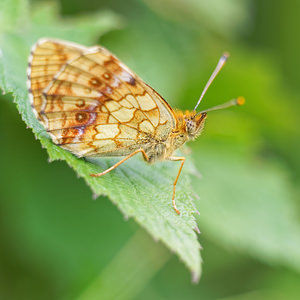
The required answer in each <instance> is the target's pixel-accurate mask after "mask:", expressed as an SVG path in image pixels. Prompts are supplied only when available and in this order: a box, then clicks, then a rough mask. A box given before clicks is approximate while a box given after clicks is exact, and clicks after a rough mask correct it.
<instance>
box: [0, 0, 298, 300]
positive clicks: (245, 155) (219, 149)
mask: <svg viewBox="0 0 300 300" xmlns="http://www.w3.org/2000/svg"><path fill="white" fill-rule="evenodd" d="M5 2H6V1H3V2H2V3H4V4H1V5H5ZM15 2H16V3H18V4H19V5H18V7H19V9H20V10H19V11H11V12H10V13H7V12H6V13H5V14H3V13H2V14H1V11H4V8H3V6H2V7H1V5H0V9H1V10H0V24H1V29H4V27H5V26H7V27H8V28H13V27H14V26H18V24H16V23H15V22H14V21H13V20H14V18H17V20H22V18H26V13H28V14H32V15H33V20H34V22H36V24H39V25H38V26H37V25H36V27H35V28H34V29H31V32H35V33H36V36H31V37H30V38H32V41H30V40H29V39H30V38H28V39H27V40H28V43H29V44H30V42H31V43H33V42H34V41H35V39H36V38H37V37H39V36H40V33H41V32H44V30H45V28H47V30H50V29H49V27H51V28H52V29H51V31H49V36H54V35H55V36H56V35H57V34H58V32H60V31H61V30H62V27H61V26H57V27H55V26H49V24H53V20H51V14H50V13H49V9H50V6H49V2H47V3H48V4H46V6H45V5H44V4H43V3H42V4H43V5H42V4H41V1H35V2H33V3H31V4H32V6H30V8H29V7H28V6H27V5H26V1H22V0H19V1H15ZM183 3H184V4H183ZM53 4H55V3H54V2H52V3H50V5H51V7H53ZM59 5H60V14H61V16H62V17H63V19H60V21H61V22H63V23H64V26H63V36H66V35H70V38H69V39H70V40H77V39H80V40H84V39H85V38H86V40H85V41H86V43H88V42H89V41H90V39H88V38H87V36H91V35H93V36H94V38H96V37H97V35H100V33H101V32H99V28H100V27H101V28H104V30H103V32H102V33H104V32H106V33H105V34H104V35H102V36H101V39H100V40H99V43H101V44H102V45H104V46H106V47H107V48H109V49H110V50H111V51H112V52H114V53H116V54H117V55H118V56H119V57H120V58H121V59H122V60H123V61H124V62H126V64H128V65H129V66H130V67H131V68H132V69H134V70H135V71H136V72H137V73H138V74H139V75H141V77H142V78H143V79H145V81H146V82H148V83H149V84H151V85H152V86H153V87H154V88H155V89H156V90H158V91H159V92H160V93H161V94H162V95H163V96H164V97H165V98H166V99H168V102H169V103H170V104H171V105H172V106H173V107H178V108H181V109H191V108H192V107H193V106H194V104H195V102H196V100H197V98H198V96H199V94H200V93H201V90H202V87H203V85H204V83H205V82H206V80H207V78H208V77H209V75H210V73H211V70H212V69H213V67H214V66H215V64H216V62H217V60H218V58H219V56H220V55H221V53H222V52H223V51H224V50H227V51H229V52H230V53H231V58H230V60H229V62H228V64H227V65H226V67H225V68H224V71H222V74H220V76H219V77H218V78H217V80H216V81H215V82H214V84H213V86H212V87H211V89H210V90H209V92H208V94H207V95H206V98H205V99H204V101H203V103H202V108H206V107H210V106H212V105H214V104H218V103H221V102H223V101H225V100H227V99H230V98H232V97H234V96H238V95H243V96H245V98H246V99H247V104H246V105H245V106H244V107H241V108H239V109H231V110H226V111H220V112H215V113H211V114H209V118H208V121H207V124H206V128H205V132H204V134H203V136H201V137H200V138H199V139H198V140H197V141H196V142H194V143H191V144H190V145H189V146H190V147H191V150H192V154H191V156H192V157H193V160H194V162H195V163H196V165H197V168H198V170H199V171H200V172H201V174H202V178H201V179H199V178H196V177H194V178H193V182H192V183H193V189H194V191H195V192H196V194H197V195H199V197H200V198H199V199H197V200H196V206H197V209H198V210H199V211H200V216H199V217H197V222H198V227H199V228H200V229H201V232H202V234H201V236H200V241H201V244H202V245H203V248H204V250H203V251H202V256H203V260H204V262H205V264H204V267H203V275H202V278H201V281H200V283H199V284H198V285H192V284H191V282H190V276H189V274H188V272H187V271H186V270H185V268H184V267H183V265H182V264H181V263H179V261H178V259H177V258H176V257H175V256H174V255H171V253H170V252H169V251H168V250H167V249H166V248H165V247H164V246H162V245H161V244H160V243H155V242H153V240H152V239H151V238H150V237H149V236H148V234H147V233H146V232H144V231H142V230H141V229H139V226H138V225H137V224H136V223H135V222H134V221H133V220H131V219H130V220H128V221H125V220H124V218H123V217H122V215H121V214H120V213H119V211H118V209H117V208H116V207H115V206H114V205H112V204H111V202H110V201H108V199H107V198H105V197H99V198H97V201H92V200H91V199H92V195H91V194H92V193H91V191H90V190H89V188H88V187H87V186H86V184H85V183H84V182H83V180H79V179H77V178H76V176H75V173H74V172H73V171H72V170H71V169H69V168H68V167H66V164H65V163H63V162H53V163H51V164H50V165H49V164H48V163H47V159H48V156H47V153H46V151H45V150H43V149H41V146H40V143H39V142H37V141H35V140H34V139H33V134H32V132H31V130H28V129H26V128H25V124H24V122H23V121H22V120H21V117H20V116H19V115H18V113H17V110H16V108H15V106H14V105H13V104H12V101H11V99H12V96H11V95H6V96H3V97H2V98H1V100H0V105H1V108H0V114H1V115H0V141H1V149H0V162H1V167H2V168H1V170H2V172H1V173H0V174H1V175H0V192H1V196H0V199H1V202H0V205H1V209H0V222H1V226H0V236H1V243H0V264H1V268H0V297H1V298H3V299H81V300H82V299H83V300H88V299H182V298H183V297H185V298H186V299H220V298H221V299H282V295H284V296H285V299H298V297H297V296H299V294H300V288H299V282H300V275H299V272H300V251H299V249H300V225H299V201H298V199H299V179H300V158H299V146H300V137H299V135H300V133H299V128H298V126H299V115H298V114H299V109H300V105H299V101H297V100H298V99H299V93H300V91H299V86H298V78H299V76H298V75H299V74H298V70H299V66H298V65H299V64H300V63H299V59H298V55H297V53H299V47H300V42H299V40H296V38H297V36H298V33H297V30H298V28H299V25H300V24H299V18H297V17H296V12H297V11H299V8H300V7H296V5H297V4H295V3H294V2H293V1H291V0H288V1H285V2H282V1H279V0H276V1H271V0H267V1H258V0H257V1H254V0H253V1H250V0H249V1H235V0H226V1H225V0H224V1H222V2H220V1H208V0H202V1H196V0H188V1H179V0H165V1H150V0H149V1H147V0H144V1H142V0H140V1H138V0H130V1H121V0H118V1H117V0H115V1H110V2H108V3H107V1H99V0H97V1H96V0H92V1H85V2H83V1H79V0H75V1H71V0H61V1H60V2H59ZM298 6H299V5H298ZM95 11H99V17H98V18H97V20H98V22H99V23H97V22H96V21H95V22H91V19H90V18H88V17H85V15H86V14H88V13H91V12H95ZM16 16H18V17H16ZM62 17H61V18H62ZM75 19H76V20H77V21H76V22H78V23H80V28H82V31H77V32H74V30H73V27H72V26H71V25H70V24H72V23H71V22H73V21H74V20H75ZM72 20H73V21H72ZM22 22H23V21H22ZM51 22H52V23H51ZM78 23H77V24H78ZM28 26H29V25H28ZM27 29H28V28H24V30H22V31H21V32H19V35H20V38H24V35H26V32H28V31H27ZM92 30H93V31H92ZM91 31H92V33H91ZM87 32H89V34H87ZM17 41H18V36H15V37H13V38H12V37H9V36H4V37H3V36H2V39H1V44H2V45H3V44H5V45H9V43H10V45H14V43H16V46H17V45H18V43H17ZM20 51H22V48H20ZM11 55H13V53H12V54H11ZM12 59H13V60H14V61H15V62H16V66H18V65H20V64H24V63H26V62H24V61H22V60H21V59H20V57H18V56H15V57H13V58H12ZM16 72H18V68H16V69H15V70H11V73H10V74H7V75H8V76H10V78H21V77H20V76H15V73H16ZM22 76H23V75H22ZM2 84H3V82H2ZM20 84H21V83H20ZM24 97H25V95H24Z"/></svg>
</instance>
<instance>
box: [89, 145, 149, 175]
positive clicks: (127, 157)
mask: <svg viewBox="0 0 300 300" xmlns="http://www.w3.org/2000/svg"><path fill="white" fill-rule="evenodd" d="M139 152H142V154H143V156H144V158H145V160H149V158H148V155H147V154H146V152H145V150H144V149H137V150H135V151H134V152H132V153H130V154H129V155H127V156H126V157H124V158H123V159H122V160H120V161H119V162H117V163H116V164H114V165H113V166H111V167H110V168H108V169H107V170H105V171H103V172H101V173H98V174H91V175H90V176H93V177H100V176H102V175H105V174H107V173H109V172H110V171H112V170H114V169H116V168H117V167H118V166H119V165H121V164H122V163H123V162H125V161H126V160H127V159H129V158H130V157H132V156H134V155H136V154H137V153H139Z"/></svg>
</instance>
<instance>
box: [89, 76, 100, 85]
mask: <svg viewBox="0 0 300 300" xmlns="http://www.w3.org/2000/svg"><path fill="white" fill-rule="evenodd" d="M89 83H90V85H92V86H93V87H100V86H101V85H102V83H101V81H99V80H98V79H97V78H96V77H93V78H91V79H90V81H89Z"/></svg>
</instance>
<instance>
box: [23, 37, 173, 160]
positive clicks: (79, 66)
mask: <svg viewBox="0 0 300 300" xmlns="http://www.w3.org/2000/svg"><path fill="white" fill-rule="evenodd" d="M30 60H31V62H30V66H29V74H28V75H29V79H30V86H29V88H30V92H31V93H32V105H33V109H34V111H35V113H36V115H37V116H38V118H39V120H40V121H41V123H42V124H43V125H44V127H45V129H46V130H47V131H48V132H49V134H50V135H51V137H52V139H53V141H54V142H55V143H56V144H59V145H61V146H62V147H63V148H65V149H67V150H69V151H71V152H73V153H74V154H76V155H77V156H97V155H98V156H113V155H127V154H129V153H131V152H132V151H134V150H136V149H139V148H142V147H143V145H145V144H147V143H151V142H152V141H154V140H160V139H164V137H166V136H168V135H169V134H170V132H171V130H172V129H173V128H175V126H176V117H175V115H174V112H173V110H172V109H171V108H170V107H169V105H168V104H167V103H166V102H165V100H163V99H162V97H161V96H160V95H159V94H157V93H156V92H155V91H154V90H153V89H152V88H150V87H149V86H148V85H146V84H145V83H144V82H143V81H142V80H141V79H140V78H139V77H138V76H137V75H136V74H134V73H133V72H132V71H131V70H129V69H128V68H127V67H126V66H125V65H123V64H122V63H121V62H120V61H119V60H118V59H117V58H116V57H115V56H113V55H112V54H111V53H110V52H109V51H108V50H106V49H104V48H102V47H98V46H97V47H92V48H84V47H82V46H77V45H75V44H68V43H64V42H60V41H51V40H44V41H41V42H38V43H37V44H36V45H35V47H34V48H33V51H32V54H31V59H30Z"/></svg>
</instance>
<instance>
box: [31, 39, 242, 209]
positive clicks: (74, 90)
mask: <svg viewBox="0 0 300 300" xmlns="http://www.w3.org/2000/svg"><path fill="white" fill-rule="evenodd" d="M227 58H228V54H226V53H225V54H224V55H223V56H222V57H221V58H220V60H219V62H218V65H217V67H216V68H215V70H214V72H213V73H212V75H211V77H210V79H209V81H208V82H207V84H206V86H205V88H204V90H203V92H202V94H201V97H200V99H199V101H198V102H197V104H196V106H195V108H194V110H192V111H186V112H182V111H180V110H179V111H175V110H173V109H172V107H171V106H170V105H169V104H168V103H167V101H165V100H164V99H163V98H162V97H161V96H160V95H159V94H158V93H157V92H156V91H155V90H154V89H153V88H151V87H150V86H149V85H147V84H146V83H145V82H144V81H143V80H142V79H141V78H140V77H138V76H137V75H136V74H135V73H134V72H133V71H131V70H130V69H129V68H128V67H127V66H126V65H124V64H123V63H122V62H121V61H120V60H119V59H118V58H117V57H116V56H114V55H113V54H112V53H110V52H109V51H108V50H107V49H105V48H103V47H101V46H94V47H85V46H82V45H78V44H75V43H72V42H66V41H61V40H55V39H40V40H39V41H38V42H37V43H36V44H35V45H34V46H33V47H32V49H31V52H30V56H29V63H28V70H27V77H28V81H27V85H28V91H29V98H30V103H31V107H32V110H33V112H34V114H35V116H36V118H37V120H38V121H39V122H40V123H41V124H42V125H43V127H44V128H45V130H46V131H47V132H48V133H49V135H50V137H51V139H52V141H53V143H54V144H56V145H58V146H60V147H62V148H63V149H66V150H68V151H70V152H72V153H73V154H74V155H76V156H78V157H109V156H122V157H124V158H123V159H121V160H120V161H119V162H118V163H116V164H115V165H113V166H112V167H110V168H109V169H107V170H105V171H104V172H101V173H99V174H91V176H94V177H99V176H102V175H105V174H107V173H108V172H110V171H112V170H114V169H115V168H117V167H118V166H119V165H121V164H122V163H124V162H125V161H126V160H128V159H129V158H131V157H132V156H134V155H136V154H138V153H141V154H142V155H143V158H144V159H145V161H146V162H148V163H153V162H156V161H162V160H170V161H180V162H181V164H180V167H179V170H178V174H177V176H176V178H175V181H174V183H173V194H172V205H173V208H174V210H175V211H176V212H177V213H178V214H180V212H179V210H178V209H177V207H176V203H175V189H176V184H177V181H178V178H179V176H180V173H181V170H182V168H183V165H184V162H185V157H182V156H175V155H174V151H175V150H176V149H178V148H180V147H181V146H182V145H183V144H185V142H187V141H189V140H194V139H195V138H196V137H197V136H198V135H199V134H200V133H201V131H202V129H203V126H204V122H205V119H206V117H207V112H208V111H212V110H216V109H221V108H225V107H230V106H233V105H241V104H243V102H244V99H243V98H242V97H238V98H236V99H233V100H231V101H229V102H227V103H224V104H222V105H219V106H215V107H213V108H210V109H207V110H205V111H200V112H196V109H197V107H198V105H199V103H200V102H201V100H202V98H203V96H204V94H205V92H206V90H207V88H208V87H209V85H210V84H211V82H212V81H213V79H214V78H215V77H216V75H217V74H218V72H219V71H220V70H221V68H222V67H223V65H224V64H225V62H226V60H227Z"/></svg>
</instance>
